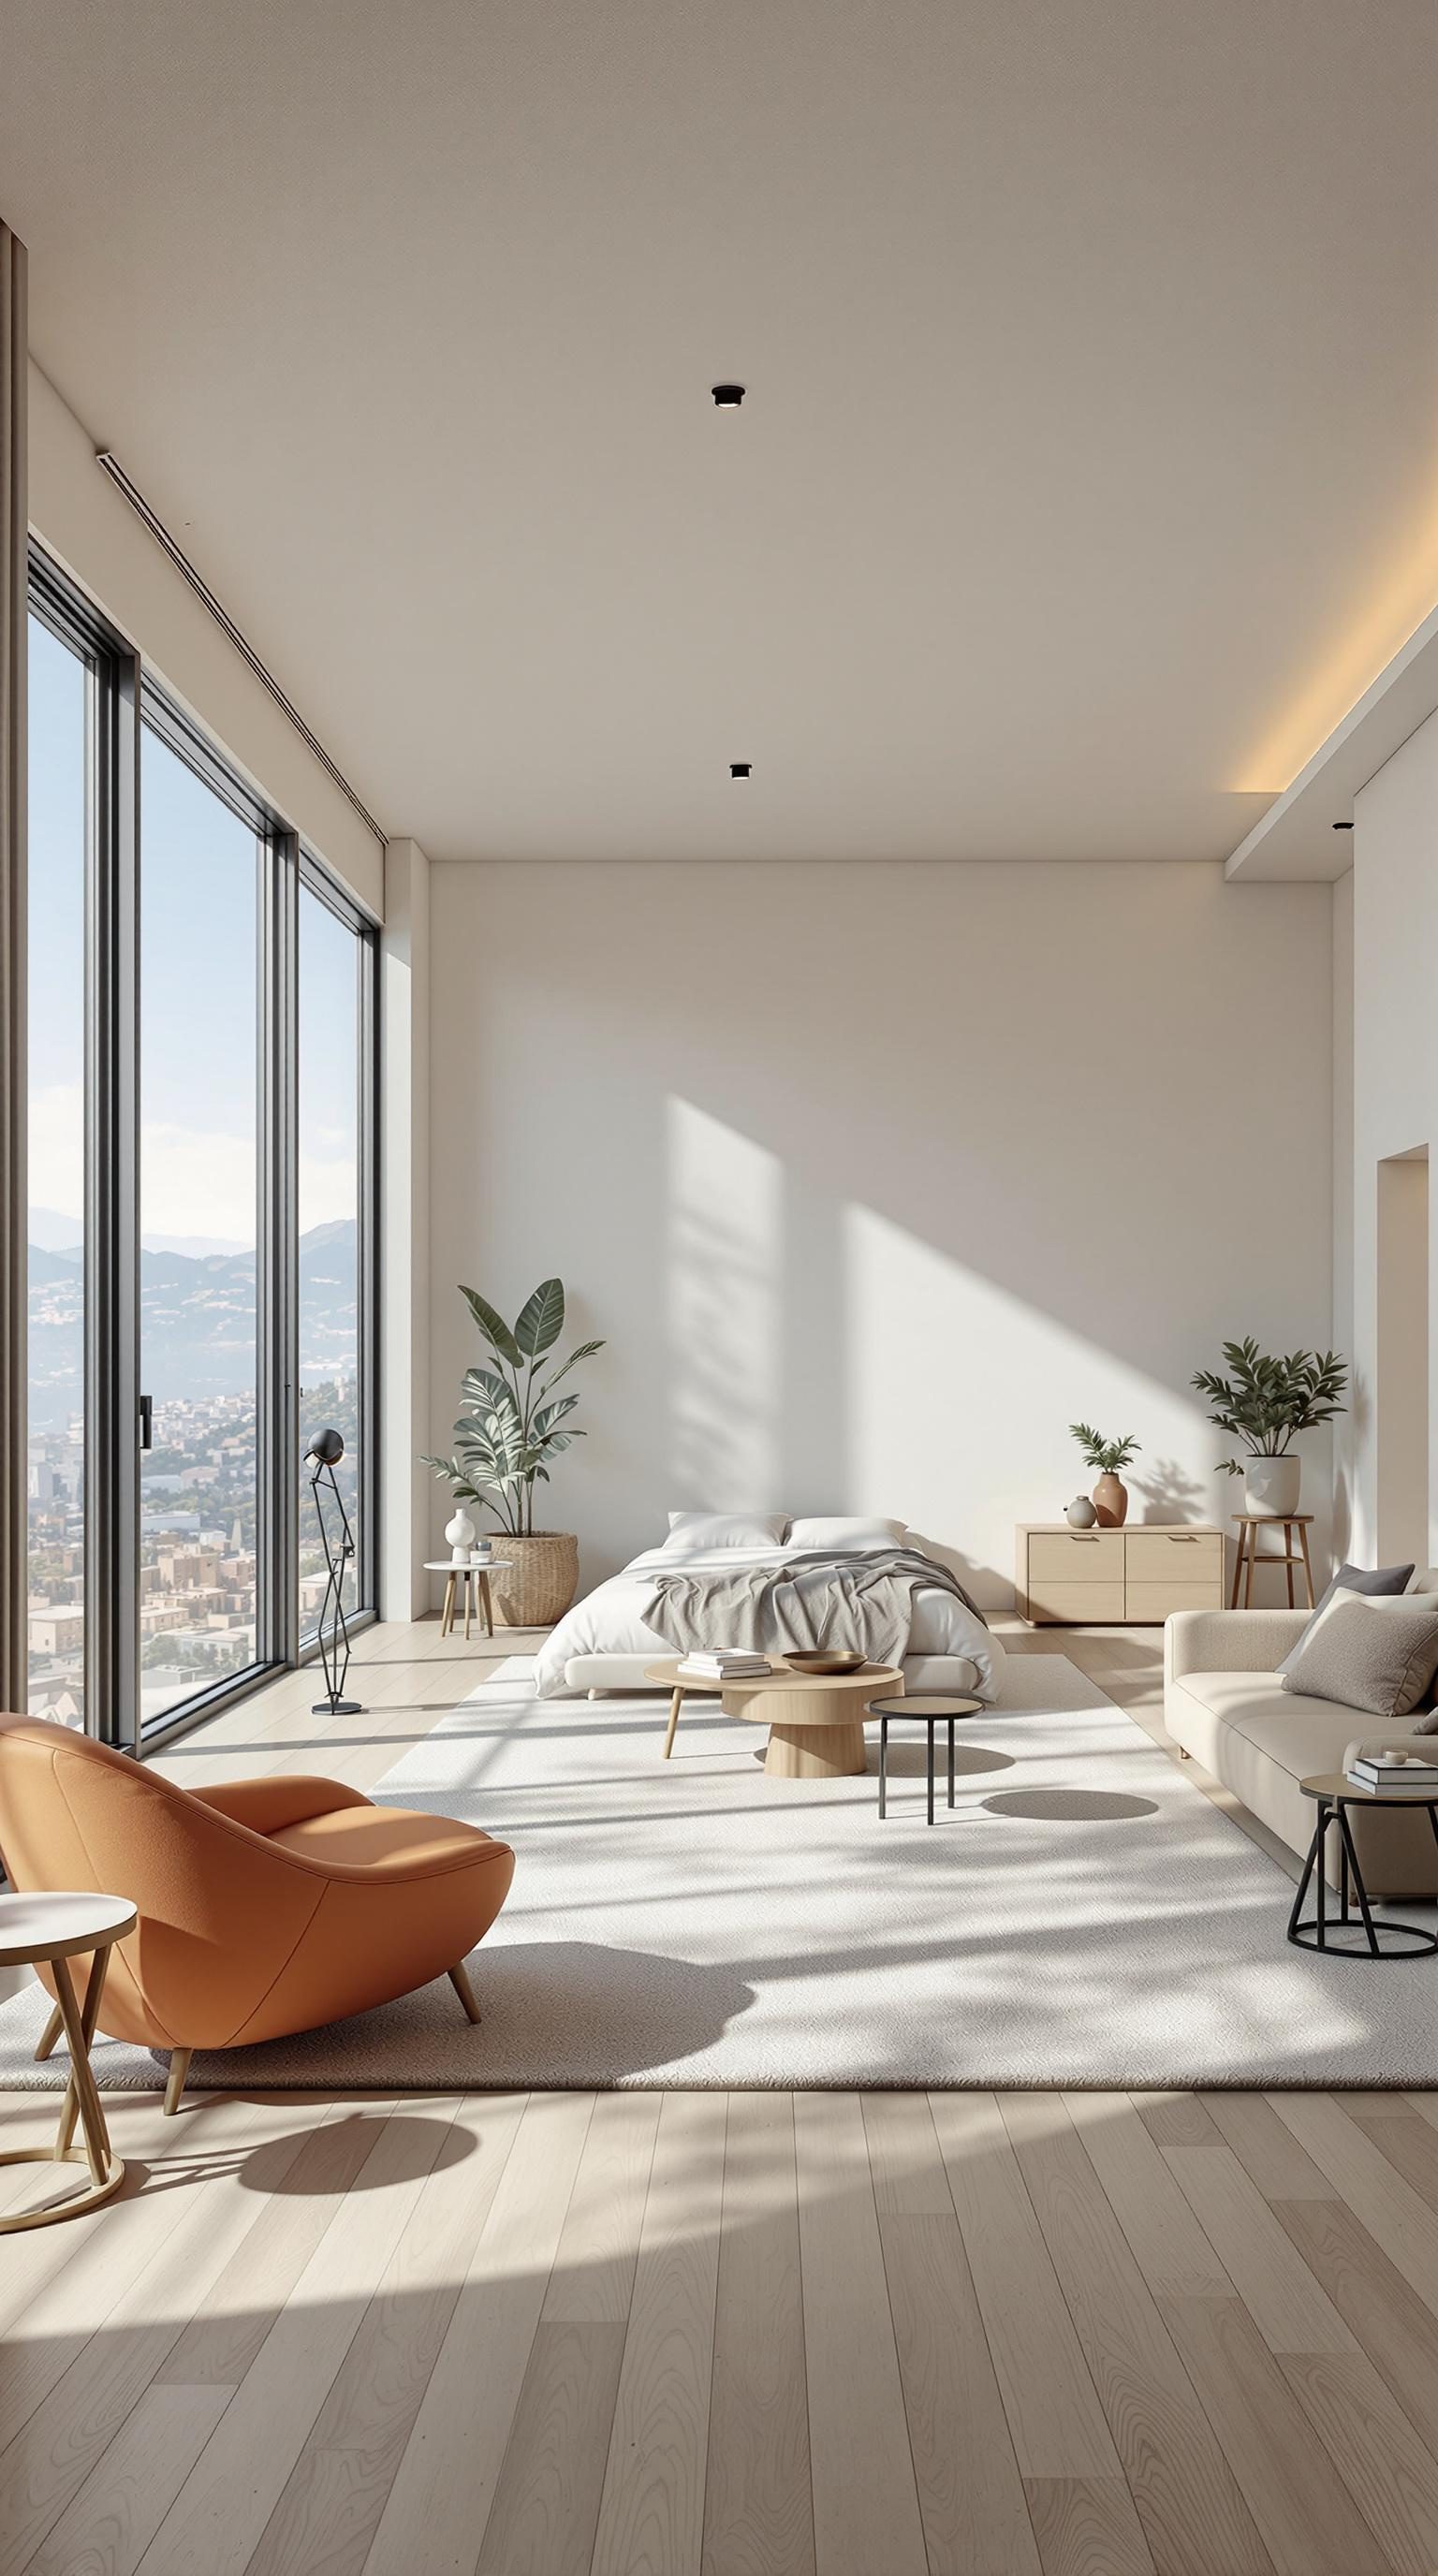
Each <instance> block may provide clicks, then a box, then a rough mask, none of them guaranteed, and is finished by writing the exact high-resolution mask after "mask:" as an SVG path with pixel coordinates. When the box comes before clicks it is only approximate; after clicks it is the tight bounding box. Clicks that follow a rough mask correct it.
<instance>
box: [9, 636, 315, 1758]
mask: <svg viewBox="0 0 1438 2576" xmlns="http://www.w3.org/2000/svg"><path fill="white" fill-rule="evenodd" d="M31 641H32V660H31V723H30V778H31V787H30V838H31V853H32V871H31V873H32V897H31V906H30V1039H29V1050H30V1192H29V1196H30V1297H29V1334H30V1344H29V1515H30V1528H29V1542H30V1562H29V1583H30V1600H29V1670H30V1683H29V1704H30V1708H31V1711H32V1713H33V1714H35V1715H38V1716H47V1717H53V1718H57V1719H59V1720H61V1721H62V1722H64V1723H68V1724H74V1725H81V1724H83V1723H84V1722H85V1696H86V1671H85V1635H84V1572H85V1566H84V1527H85V1524H84V1494H85V1404H86V1390H85V1381H84V1329H83V1327H84V1250H85V1245H84V1209H85V1194H84V1042H83V1041H84V1025H85V1022H84V1012H85V982H84V905H85V866H86V849H85V835H86V794H85V782H86V742H85V727H86V671H85V665H84V663H83V662H82V661H81V660H80V658H79V657H78V655H76V654H75V653H73V652H71V651H70V650H69V648H68V647H67V646H65V645H63V644H61V643H60V642H58V641H57V640H56V639H55V638H54V636H53V635H52V634H51V633H50V631H49V630H48V628H46V627H44V626H43V625H41V624H40V623H39V622H38V621H32V639H31ZM141 816H142V827H141V828H142V842H141V853H142V854H141V881H140V922H141V935H140V1154H139V1210H138V1221H139V1238H140V1253H139V1269H140V1353H141V1357H140V1386H141V1388H142V1389H143V1391H144V1392H145V1393H146V1394H148V1395H149V1396H150V1397H151V1399H152V1403H153V1417H152V1436H151V1446H150V1448H149V1449H148V1450H147V1451H145V1452H144V1453H143V1454H142V1455H141V1458H140V1514H139V1546H138V1560H139V1561H138V1563H137V1565H136V1566H135V1568H134V1570H133V1579H134V1581H135V1583H136V1586H137V1589H138V1621H139V1639H140V1711H141V1717H142V1721H144V1722H154V1721H155V1720H156V1719H159V1718H163V1717H164V1716H165V1715H167V1714H168V1713H169V1712H171V1711H173V1710H175V1709H177V1708H178V1707H180V1706H181V1705H183V1703H184V1702H186V1701H187V1700H189V1699H190V1698H192V1697H193V1696H194V1695H195V1694H196V1693H197V1692H198V1691H201V1690H203V1689H205V1688H206V1687H208V1686H209V1685H210V1684H211V1683H213V1682H215V1681H217V1680H220V1679H223V1678H224V1677H226V1676H228V1675H232V1674H235V1673H239V1672H242V1671H244V1670H245V1669H246V1668H247V1667H248V1666H249V1665H251V1664H253V1663H254V1662H255V1661H256V1658H257V1636H258V1621H259V1612H260V1586H261V1584H262V1583H263V1581H264V1580H265V1568H264V1565H263V1563H262V1559H261V1551H260V1548H259V1544H258V1542H259V1528H258V1520H259V1504H260V1496H259V1492H258V1482H257V1474H258V1465H257V1442H256V1426H257V1411H258V1406H257V1397H258V1382H257V1367H258V1358H257V1344H258V1336H257V1331H256V1325H257V1312H256V1298H257V1265H256V1243H257V1236H258V1185H259V1171H260V1166H261V1157H260V1134H259V1115H260V1086H259V1076H258V1062H259V1058H258V1035H257V1032H258V1023H259V999H260V994H259V973H260V941H259V896H260V891H261V873H260V872H261V870H262V868H263V867H265V866H266V865H268V864H271V863H272V861H271V855H270V853H269V850H268V847H267V845H266V844H265V842H264V841H263V840H261V839H258V838H257V836H256V834H255V831H254V830H253V828H252V827H251V826H250V825H249V824H248V823H247V822H245V821H243V820H242V819H241V818H240V817H239V816H238V815H237V814H235V813H234V812H232V810H231V809H230V807H229V806H228V805H227V804H225V803H224V802H223V801H222V799H221V798H220V797H219V796H218V795H217V794H215V793H214V791H213V790H212V789H210V788H209V787H208V786H206V785H205V784H204V783H203V781H202V780H201V779H200V778H199V777H198V776H197V775H196V774H195V772H194V771H193V770H191V769H190V768H189V766H188V765H187V763H186V762H184V761H183V760H182V759H181V758H180V757H179V756H178V754H177V753H176V752H174V751H173V750H171V749H170V747H169V746H168V744H167V743H165V742H164V741H163V740H162V739H160V737H159V736H157V735H156V734H154V733H153V732H151V731H150V730H148V729H147V730H146V732H145V734H144V737H143V743H142V751H141ZM300 909H301V938H300V957H299V987H300V997H301V998H300V1037H299V1067H298V1074H299V1118H300V1148H299V1172H298V1195H299V1219H300V1238H299V1245H298V1283H297V1284H298V1325H299V1359H300V1382H301V1387H302V1395H301V1398H300V1413H301V1446H302V1447H303V1445H304V1444H306V1443H307V1442H308V1440H309V1438H310V1436H311V1433H312V1432H313V1430H315V1429H317V1428H318V1427H319V1426H320V1425H321V1424H322V1423H331V1422H332V1423H334V1424H335V1425H336V1426H337V1427H338V1428H339V1429H340V1430H341V1431H342V1433H343V1434H344V1438H345V1443H346V1456H345V1459H344V1462H343V1464H342V1466H341V1468H340V1471H339V1473H340V1480H341V1484H342V1487H343V1489H344V1491H345V1495H346V1501H347V1504H348V1506H349V1508H350V1510H351V1513H352V1516H353V1517H354V1518H355V1522H356V1532H357V1534H358V1517H357V1508H356V1497H357V1492H358V1464H359V1459H358V1452H359V1440H360V1429H361V1425H360V1406H359V1374H358V1313H359V1301H358V1217H359V1198H358V1190H359V1163H358V1114H357V1113H358V1088H359V1083H358V1076H359V1046H360V1020H359V963H358V960H359V954H360V948H361V943H360V941H359V940H358V938H357V937H356V935H355V933H354V932H353V931H352V930H351V929H350V928H349V927H348V926H347V925H346V924H345V923H343V922H341V921H339V920H338V919H337V918H336V917H335V915H334V914H332V913H331V912H330V911H329V910H328V908H327V907H326V906H325V905H324V904H322V903H321V902H320V901H319V900H318V899H317V898H316V897H314V896H313V895H311V894H310V893H309V891H308V889H302V890H301V898H300ZM297 1463H298V1462H297ZM300 1524H301V1526H300V1536H301V1555H300V1566H299V1580H300V1613H301V1627H302V1629H308V1630H312V1629H313V1627H314V1624H315V1620H316V1617H317V1615H318V1609H319V1600H320V1594H321V1591H322V1588H323V1569H322V1561H321V1558H320V1551H319V1546H318V1533H317V1530H316V1528H315V1524H314V1509H313V1504H312V1501H311V1499H310V1496H309V1491H308V1483H307V1480H306V1481H305V1483H304V1485H303V1487H302V1492H301V1515H300ZM347 1605H348V1606H349V1607H351V1608H353V1607H355V1606H357V1587H356V1583H355V1580H354V1575H353V1572H352V1574H351V1579H350V1582H349V1584H348V1587H347Z"/></svg>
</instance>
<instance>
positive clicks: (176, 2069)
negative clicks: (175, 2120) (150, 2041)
mask: <svg viewBox="0 0 1438 2576" xmlns="http://www.w3.org/2000/svg"><path fill="white" fill-rule="evenodd" d="M193 2055H194V2051H193V2049H189V2048H172V2049H171V2051H170V2071H169V2074H168V2075H167V2076H166V2078H165V2111H166V2115H167V2116H169V2115H171V2114H173V2113H174V2112H176V2111H178V2109H179V2107H180V2096H181V2094H182V2093H183V2092H184V2089H185V2079H186V2077H187V2076H188V2074H189V2072H190V2059H191V2057H192V2056H193Z"/></svg>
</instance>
